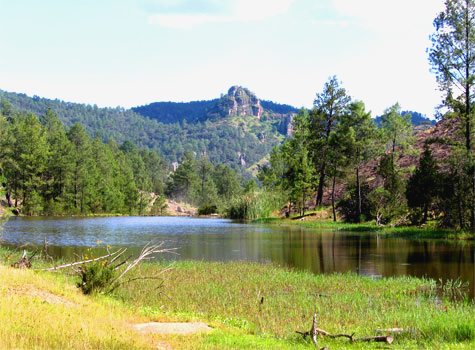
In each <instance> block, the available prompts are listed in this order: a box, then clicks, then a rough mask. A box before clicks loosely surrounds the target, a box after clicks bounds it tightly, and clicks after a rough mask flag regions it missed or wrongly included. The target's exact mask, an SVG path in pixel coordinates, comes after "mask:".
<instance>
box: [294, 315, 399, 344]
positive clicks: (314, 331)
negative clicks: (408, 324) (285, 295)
mask: <svg viewBox="0 0 475 350" xmlns="http://www.w3.org/2000/svg"><path fill="white" fill-rule="evenodd" d="M376 332H382V333H395V334H397V333H401V332H403V330H402V329H401V328H392V329H377V330H376ZM296 333H298V334H301V335H302V336H303V337H304V339H305V338H306V337H307V336H310V337H311V338H312V340H313V343H314V344H315V346H316V347H317V349H320V350H323V349H328V347H325V348H320V346H319V345H318V341H317V336H319V335H320V336H327V337H330V338H348V340H349V341H350V342H352V343H353V342H358V341H364V342H371V341H374V342H382V343H387V344H389V345H391V344H392V343H393V341H394V338H393V337H391V336H390V335H378V336H374V337H364V338H355V333H354V332H353V333H352V334H344V333H342V334H331V333H329V332H327V331H326V330H324V329H320V328H318V327H317V314H314V315H313V322H312V328H311V329H310V331H307V332H301V331H296Z"/></svg>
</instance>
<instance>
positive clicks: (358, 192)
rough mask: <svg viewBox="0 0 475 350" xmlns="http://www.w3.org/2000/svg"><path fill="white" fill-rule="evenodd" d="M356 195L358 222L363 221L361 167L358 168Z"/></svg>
mask: <svg viewBox="0 0 475 350" xmlns="http://www.w3.org/2000/svg"><path fill="white" fill-rule="evenodd" d="M356 195H357V197H358V222H360V221H361V214H362V210H361V184H360V167H359V165H358V166H357V167H356Z"/></svg>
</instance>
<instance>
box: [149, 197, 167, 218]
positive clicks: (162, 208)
mask: <svg viewBox="0 0 475 350" xmlns="http://www.w3.org/2000/svg"><path fill="white" fill-rule="evenodd" d="M167 208H168V204H167V203H166V197H165V195H164V194H161V195H159V197H158V198H156V199H155V201H154V202H153V205H152V209H151V210H150V214H151V215H159V216H166V215H168V212H167Z"/></svg>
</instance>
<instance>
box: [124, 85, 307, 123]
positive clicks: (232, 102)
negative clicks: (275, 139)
mask: <svg viewBox="0 0 475 350" xmlns="http://www.w3.org/2000/svg"><path fill="white" fill-rule="evenodd" d="M132 110H133V111H134V112H136V113H138V114H140V115H143V116H145V117H149V118H151V119H155V120H157V121H159V122H161V123H165V124H171V123H181V122H183V121H186V122H187V123H191V124H194V123H199V122H205V121H206V120H209V121H217V120H219V119H222V118H226V117H233V116H236V115H238V116H246V115H253V116H255V117H257V118H259V119H260V118H261V116H264V118H265V119H266V118H267V117H270V118H281V117H285V116H289V115H292V114H296V113H298V111H299V110H298V109H297V108H295V107H292V106H289V105H284V104H278V103H275V102H272V101H261V100H259V99H258V98H257V97H256V95H255V94H254V93H252V92H251V91H249V90H248V89H246V88H243V87H240V86H233V87H231V88H230V89H229V90H228V93H227V94H226V95H222V96H221V98H219V99H214V100H209V101H192V102H154V103H150V104H148V105H144V106H139V107H133V108H132Z"/></svg>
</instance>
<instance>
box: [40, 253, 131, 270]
mask: <svg viewBox="0 0 475 350" xmlns="http://www.w3.org/2000/svg"><path fill="white" fill-rule="evenodd" d="M126 250H127V248H123V249H119V250H116V251H115V252H112V253H110V254H107V255H103V256H100V257H98V258H94V259H88V260H82V261H76V262H73V263H70V264H64V265H59V266H54V267H50V268H47V269H41V271H56V270H59V269H65V268H67V267H72V266H77V265H83V264H87V263H90V262H94V261H98V260H102V259H107V258H109V257H111V256H114V255H117V254H119V256H120V255H122V254H124V253H125V251H126Z"/></svg>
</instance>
